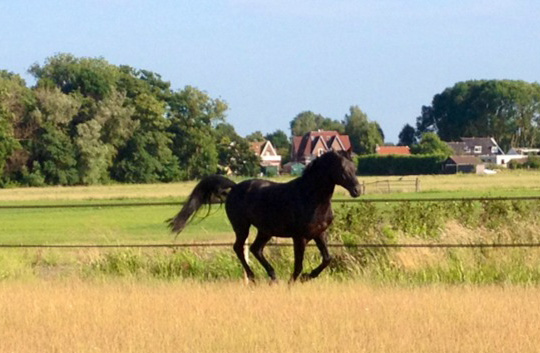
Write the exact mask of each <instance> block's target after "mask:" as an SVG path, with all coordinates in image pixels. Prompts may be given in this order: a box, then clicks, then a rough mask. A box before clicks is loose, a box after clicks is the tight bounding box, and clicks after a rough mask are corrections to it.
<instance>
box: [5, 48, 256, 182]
mask: <svg viewBox="0 0 540 353" xmlns="http://www.w3.org/2000/svg"><path fill="white" fill-rule="evenodd" d="M29 72H30V73H31V74H32V76H33V77H34V78H35V79H36V84H35V86H33V87H27V86H26V83H25V81H24V80H23V79H22V78H21V77H20V76H19V75H16V74H13V73H10V72H7V71H0V176H1V177H0V183H1V184H2V185H6V184H9V183H12V184H18V185H45V184H50V185H74V184H97V183H106V182H109V181H111V180H115V181H118V182H127V183H147V182H168V181H173V180H187V179H195V178H200V177H201V176H203V175H207V174H211V173H216V172H219V171H220V170H221V171H222V172H232V173H234V174H240V175H254V174H256V173H257V172H258V171H259V160H258V157H256V156H255V155H254V153H253V152H252V151H251V150H250V148H249V144H248V141H247V140H246V139H244V138H242V137H240V136H239V135H238V134H237V133H236V132H235V130H234V128H233V127H232V126H231V125H230V124H228V123H227V122H226V120H225V118H226V112H227V109H228V107H227V103H226V102H225V101H223V100H220V99H214V98H211V97H210V96H209V95H208V94H206V93H205V92H203V91H200V90H198V89H197V88H195V87H191V86H186V87H185V88H183V89H181V90H172V89H171V86H170V83H169V82H167V81H164V80H163V79H162V78H161V76H160V75H159V74H156V73H154V72H150V71H146V70H137V69H134V68H132V67H129V66H115V65H112V64H110V63H108V62H107V61H105V60H104V59H95V58H77V57H74V56H73V55H70V54H58V55H56V56H53V57H51V58H48V59H47V60H46V61H45V63H44V65H39V64H35V65H33V66H32V67H31V68H30V69H29Z"/></svg>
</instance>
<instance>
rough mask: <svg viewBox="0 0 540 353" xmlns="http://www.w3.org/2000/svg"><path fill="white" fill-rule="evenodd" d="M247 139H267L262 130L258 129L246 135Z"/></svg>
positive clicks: (256, 140) (254, 140) (253, 140)
mask: <svg viewBox="0 0 540 353" xmlns="http://www.w3.org/2000/svg"><path fill="white" fill-rule="evenodd" d="M246 140H248V141H249V142H263V141H265V138H264V135H263V133H262V132H261V131H259V130H257V131H255V132H252V133H251V134H249V135H247V136H246Z"/></svg>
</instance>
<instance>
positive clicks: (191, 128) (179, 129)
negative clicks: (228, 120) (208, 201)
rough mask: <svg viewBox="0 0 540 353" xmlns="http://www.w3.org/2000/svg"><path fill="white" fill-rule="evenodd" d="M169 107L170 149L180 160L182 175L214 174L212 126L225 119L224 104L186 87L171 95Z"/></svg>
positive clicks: (216, 156)
mask: <svg viewBox="0 0 540 353" xmlns="http://www.w3.org/2000/svg"><path fill="white" fill-rule="evenodd" d="M169 107H170V108H169V119H170V120H171V126H170V128H169V129H168V131H169V132H171V133H172V135H173V152H174V154H175V155H176V156H177V157H178V159H179V161H180V167H181V169H182V178H184V179H195V178H200V177H202V176H205V175H208V174H212V173H215V172H216V170H217V164H218V151H217V148H216V141H215V137H214V126H216V125H217V124H219V123H220V122H223V121H224V120H225V112H226V110H227V104H226V103H225V102H224V101H222V100H219V99H212V98H210V96H208V95H207V94H206V93H205V92H202V91H200V90H198V89H196V88H194V87H191V86H187V87H185V88H184V89H183V90H181V91H178V92H175V93H174V94H173V95H172V96H171V98H170V100H169Z"/></svg>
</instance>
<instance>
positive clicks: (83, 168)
mask: <svg viewBox="0 0 540 353" xmlns="http://www.w3.org/2000/svg"><path fill="white" fill-rule="evenodd" d="M75 146H76V147H77V151H78V170H79V178H80V181H81V182H82V183H83V184H98V183H102V182H105V181H107V180H108V179H109V178H108V168H109V165H110V160H111V154H112V150H111V149H112V146H111V145H107V144H105V143H103V142H102V140H101V125H100V124H99V122H97V121H96V120H90V121H87V122H85V123H82V124H79V125H77V137H76V138H75Z"/></svg>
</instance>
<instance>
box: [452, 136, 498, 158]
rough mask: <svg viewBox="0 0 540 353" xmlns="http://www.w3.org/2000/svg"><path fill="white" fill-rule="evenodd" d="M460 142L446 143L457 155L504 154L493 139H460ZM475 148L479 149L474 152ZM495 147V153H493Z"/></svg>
mask: <svg viewBox="0 0 540 353" xmlns="http://www.w3.org/2000/svg"><path fill="white" fill-rule="evenodd" d="M460 140H461V141H451V142H447V144H448V146H450V147H452V149H453V150H454V152H455V154H457V155H463V154H465V155H474V156H485V155H488V156H492V155H498V154H504V151H503V150H502V149H501V148H500V147H499V145H498V144H497V142H496V141H495V139H494V138H493V137H462V138H461V139H460ZM475 147H479V149H478V150H475ZM493 147H496V152H493Z"/></svg>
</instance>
